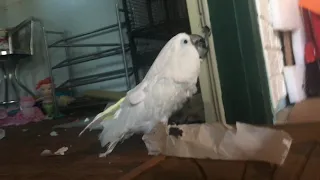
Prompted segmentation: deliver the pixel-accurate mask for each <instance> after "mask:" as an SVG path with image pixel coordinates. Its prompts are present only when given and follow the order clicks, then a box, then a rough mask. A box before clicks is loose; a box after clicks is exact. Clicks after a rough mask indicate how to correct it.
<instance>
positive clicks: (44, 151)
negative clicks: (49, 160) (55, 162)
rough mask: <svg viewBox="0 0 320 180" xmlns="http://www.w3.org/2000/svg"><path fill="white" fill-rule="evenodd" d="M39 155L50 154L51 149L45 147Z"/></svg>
mask: <svg viewBox="0 0 320 180" xmlns="http://www.w3.org/2000/svg"><path fill="white" fill-rule="evenodd" d="M40 155H41V156H52V155H53V154H52V151H50V150H49V149H45V150H43V151H42V152H41V154H40Z"/></svg>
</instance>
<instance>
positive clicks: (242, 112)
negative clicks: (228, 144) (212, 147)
mask: <svg viewBox="0 0 320 180" xmlns="http://www.w3.org/2000/svg"><path fill="white" fill-rule="evenodd" d="M208 5H209V11H210V20H211V24H212V34H213V37H214V44H215V50H216V56H217V63H218V69H219V76H220V82H221V90H222V96H223V97H222V98H223V103H224V109H225V113H226V120H227V123H230V124H234V123H235V122H236V121H240V122H245V123H251V124H271V123H272V122H273V121H272V118H273V114H272V104H271V100H270V92H269V86H268V79H267V73H266V67H265V62H264V56H263V51H262V44H261V38H260V33H259V26H258V21H257V12H256V8H255V3H254V0H241V1H239V0H223V1H221V0H208Z"/></svg>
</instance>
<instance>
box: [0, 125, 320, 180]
mask: <svg viewBox="0 0 320 180" xmlns="http://www.w3.org/2000/svg"><path fill="white" fill-rule="evenodd" d="M57 123H61V121H46V122H43V123H38V124H33V125H28V126H25V127H18V128H8V129H6V131H7V135H6V138H5V139H2V140H0V180H5V179H21V180H29V179H30V180H31V179H32V180H39V179H46V180H47V179H48V180H49V179H54V180H58V179H62V180H63V179H68V180H69V179H70V180H74V179H75V180H76V179H79V180H80V179H90V180H96V179H97V180H98V179H108V180H110V179H119V178H122V179H130V178H133V177H134V178H133V179H139V180H152V179H154V180H155V179H159V180H164V179H181V180H182V179H190V180H192V179H210V180H215V179H217V180H241V179H244V180H249V179H251V180H260V179H261V180H265V179H266V180H267V179H268V180H269V179H270V180H271V179H274V180H291V179H305V180H313V179H315V180H317V179H320V146H319V143H318V142H319V140H320V123H317V124H300V125H285V126H279V127H277V128H281V129H284V130H286V131H287V132H289V133H290V134H291V135H292V137H293V138H294V143H293V145H292V148H291V151H290V153H289V156H288V158H287V160H286V162H285V164H284V165H283V166H281V167H277V166H275V165H271V164H268V163H261V162H239V161H238V162H232V161H212V160H194V159H178V158H171V157H166V158H165V159H164V160H163V161H161V162H159V161H160V160H162V158H161V157H150V156H147V152H146V150H145V148H144V144H143V142H142V141H141V139H140V138H141V137H139V136H136V137H134V138H132V139H130V140H128V141H125V143H124V144H122V145H120V146H119V147H118V148H117V149H116V151H115V152H114V153H113V154H112V155H110V156H109V157H107V158H98V154H99V152H101V151H102V149H101V148H100V144H99V142H98V140H97V133H98V132H90V133H88V132H87V133H85V134H84V135H83V136H82V137H80V138H79V137H78V133H79V132H80V130H81V129H67V130H66V131H65V130H59V131H57V132H58V133H59V135H58V136H57V137H51V136H50V135H49V134H50V132H51V127H52V125H53V124H57ZM23 129H28V131H26V132H23V131H25V130H23ZM62 146H67V147H69V150H68V151H67V152H66V154H65V155H64V156H54V157H43V156H40V153H41V152H42V151H43V150H44V149H50V150H52V151H55V150H57V149H59V148H60V147H62ZM157 162H158V163H157ZM152 166H153V167H152Z"/></svg>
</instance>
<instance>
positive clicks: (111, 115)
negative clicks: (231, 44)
mask: <svg viewBox="0 0 320 180" xmlns="http://www.w3.org/2000/svg"><path fill="white" fill-rule="evenodd" d="M124 100H125V97H123V98H121V99H120V100H119V101H118V102H116V103H115V104H114V105H112V106H110V107H109V108H107V109H106V110H104V111H102V112H101V113H99V114H98V115H97V116H96V117H95V118H94V119H93V120H92V122H91V123H89V124H88V125H87V126H86V127H85V128H84V129H83V130H82V131H81V132H80V134H79V136H81V135H82V134H83V133H84V132H85V131H86V130H87V129H88V128H90V127H92V125H94V124H96V123H98V122H101V121H107V120H114V119H115V113H116V112H117V111H118V110H119V109H120V107H121V103H122V102H123V101H124Z"/></svg>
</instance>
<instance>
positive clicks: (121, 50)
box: [47, 23, 132, 90]
mask: <svg viewBox="0 0 320 180" xmlns="http://www.w3.org/2000/svg"><path fill="white" fill-rule="evenodd" d="M120 24H121V23H120ZM121 27H123V26H121ZM115 29H117V30H119V27H118V24H115V25H111V26H106V27H103V28H100V29H96V30H93V31H90V32H86V33H83V34H78V35H75V36H72V37H67V38H63V39H61V40H59V41H56V42H54V43H53V44H51V45H49V48H66V51H67V48H77V47H111V48H109V49H107V50H102V51H99V52H95V53H89V54H85V55H81V56H76V57H70V56H68V55H67V59H65V60H63V61H61V62H60V63H58V64H57V65H55V66H53V67H52V70H55V69H58V68H62V67H69V68H70V67H71V66H72V65H76V64H81V63H87V62H91V61H94V60H99V59H101V58H105V57H110V56H115V55H119V54H121V55H122V57H124V59H123V66H124V68H123V69H122V70H121V69H120V70H114V71H110V72H106V73H99V74H95V75H89V76H83V77H80V78H72V77H71V78H70V79H69V80H67V81H65V82H64V83H62V84H61V85H60V86H59V87H58V88H73V87H77V86H83V85H88V84H93V83H97V82H102V81H107V80H111V79H117V78H123V77H125V78H126V85H127V90H129V89H130V81H129V77H130V75H132V70H131V69H129V68H128V65H127V59H126V56H125V54H126V53H127V52H128V51H129V50H130V49H129V46H128V45H126V44H124V43H123V42H120V43H99V44H75V43H70V42H71V41H77V40H78V39H80V38H81V39H88V38H86V37H91V36H94V35H95V34H99V35H102V34H105V33H108V32H111V31H113V30H115ZM47 33H50V31H49V32H47ZM55 33H61V34H63V32H55ZM120 40H122V41H123V38H120Z"/></svg>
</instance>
